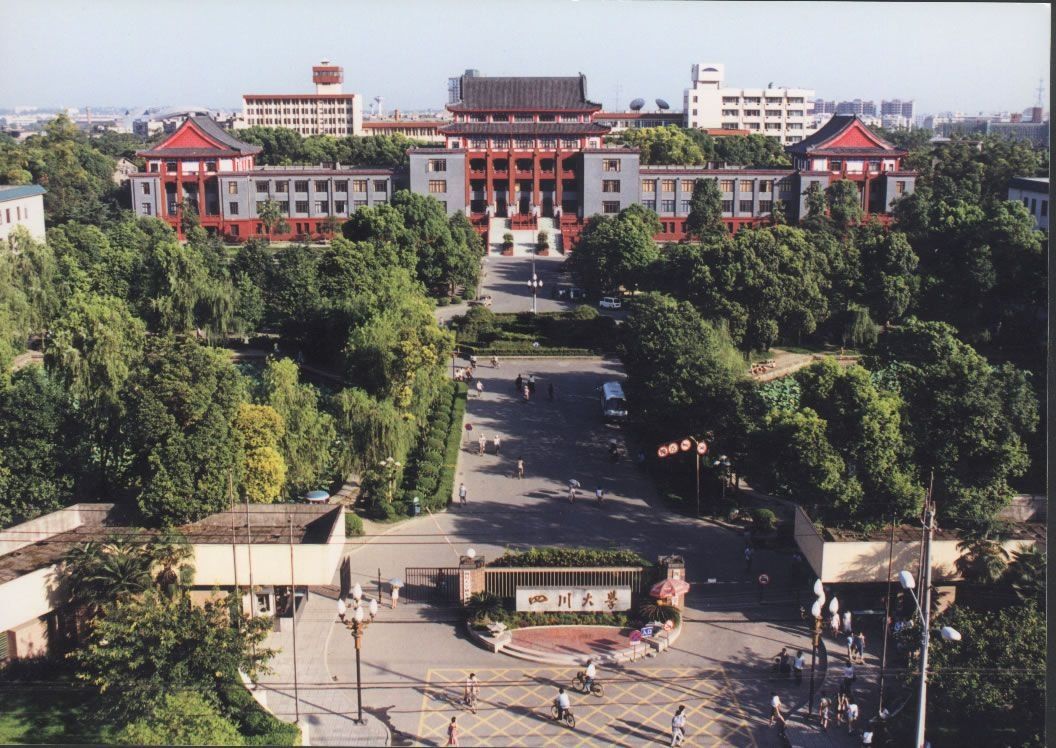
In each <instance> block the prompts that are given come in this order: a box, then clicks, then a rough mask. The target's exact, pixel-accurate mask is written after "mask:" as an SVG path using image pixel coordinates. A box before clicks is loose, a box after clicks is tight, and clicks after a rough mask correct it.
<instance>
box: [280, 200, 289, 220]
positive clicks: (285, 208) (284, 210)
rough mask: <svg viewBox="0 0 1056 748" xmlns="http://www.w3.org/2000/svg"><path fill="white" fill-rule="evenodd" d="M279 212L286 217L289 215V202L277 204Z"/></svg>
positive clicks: (284, 201)
mask: <svg viewBox="0 0 1056 748" xmlns="http://www.w3.org/2000/svg"><path fill="white" fill-rule="evenodd" d="M279 210H280V211H282V213H283V215H287V216H288V215H289V214H290V201H289V200H283V201H282V202H281V203H279Z"/></svg>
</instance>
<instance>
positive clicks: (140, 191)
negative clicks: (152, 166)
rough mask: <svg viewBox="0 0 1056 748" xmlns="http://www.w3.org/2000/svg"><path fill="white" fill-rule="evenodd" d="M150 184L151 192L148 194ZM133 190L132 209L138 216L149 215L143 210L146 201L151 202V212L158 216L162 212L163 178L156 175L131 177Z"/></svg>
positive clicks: (130, 183)
mask: <svg viewBox="0 0 1056 748" xmlns="http://www.w3.org/2000/svg"><path fill="white" fill-rule="evenodd" d="M147 185H149V189H150V194H149V195H148V194H146V189H147ZM129 189H130V190H132V210H133V211H135V213H136V215H137V216H145V215H148V214H147V213H145V212H144V210H143V204H144V203H150V214H149V215H151V216H154V217H155V218H157V217H158V216H159V215H160V214H161V210H160V207H161V199H162V198H161V194H160V193H161V180H160V179H159V178H158V177H156V176H133V177H131V178H130V179H129Z"/></svg>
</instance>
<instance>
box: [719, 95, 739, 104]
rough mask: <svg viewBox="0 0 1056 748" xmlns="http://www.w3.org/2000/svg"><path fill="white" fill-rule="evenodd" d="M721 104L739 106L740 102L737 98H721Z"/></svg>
mask: <svg viewBox="0 0 1056 748" xmlns="http://www.w3.org/2000/svg"><path fill="white" fill-rule="evenodd" d="M722 103H723V104H740V103H741V100H740V98H738V97H737V96H723V97H722Z"/></svg>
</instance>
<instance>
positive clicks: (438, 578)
mask: <svg viewBox="0 0 1056 748" xmlns="http://www.w3.org/2000/svg"><path fill="white" fill-rule="evenodd" d="M400 597H401V598H403V599H404V600H406V601H407V602H413V603H431V604H433V605H455V604H457V603H458V602H459V601H460V600H461V598H460V596H459V586H458V567H457V566H450V567H443V566H408V567H407V568H406V569H405V570H404V577H403V588H402V589H401V590H400Z"/></svg>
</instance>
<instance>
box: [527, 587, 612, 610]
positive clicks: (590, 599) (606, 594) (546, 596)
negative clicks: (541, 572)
mask: <svg viewBox="0 0 1056 748" xmlns="http://www.w3.org/2000/svg"><path fill="white" fill-rule="evenodd" d="M630 609H631V588H630V587H626V586H624V587H619V586H613V587H518V588H517V610H519V611H522V610H527V611H531V612H533V613H542V612H572V613H611V612H613V611H616V610H630Z"/></svg>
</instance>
